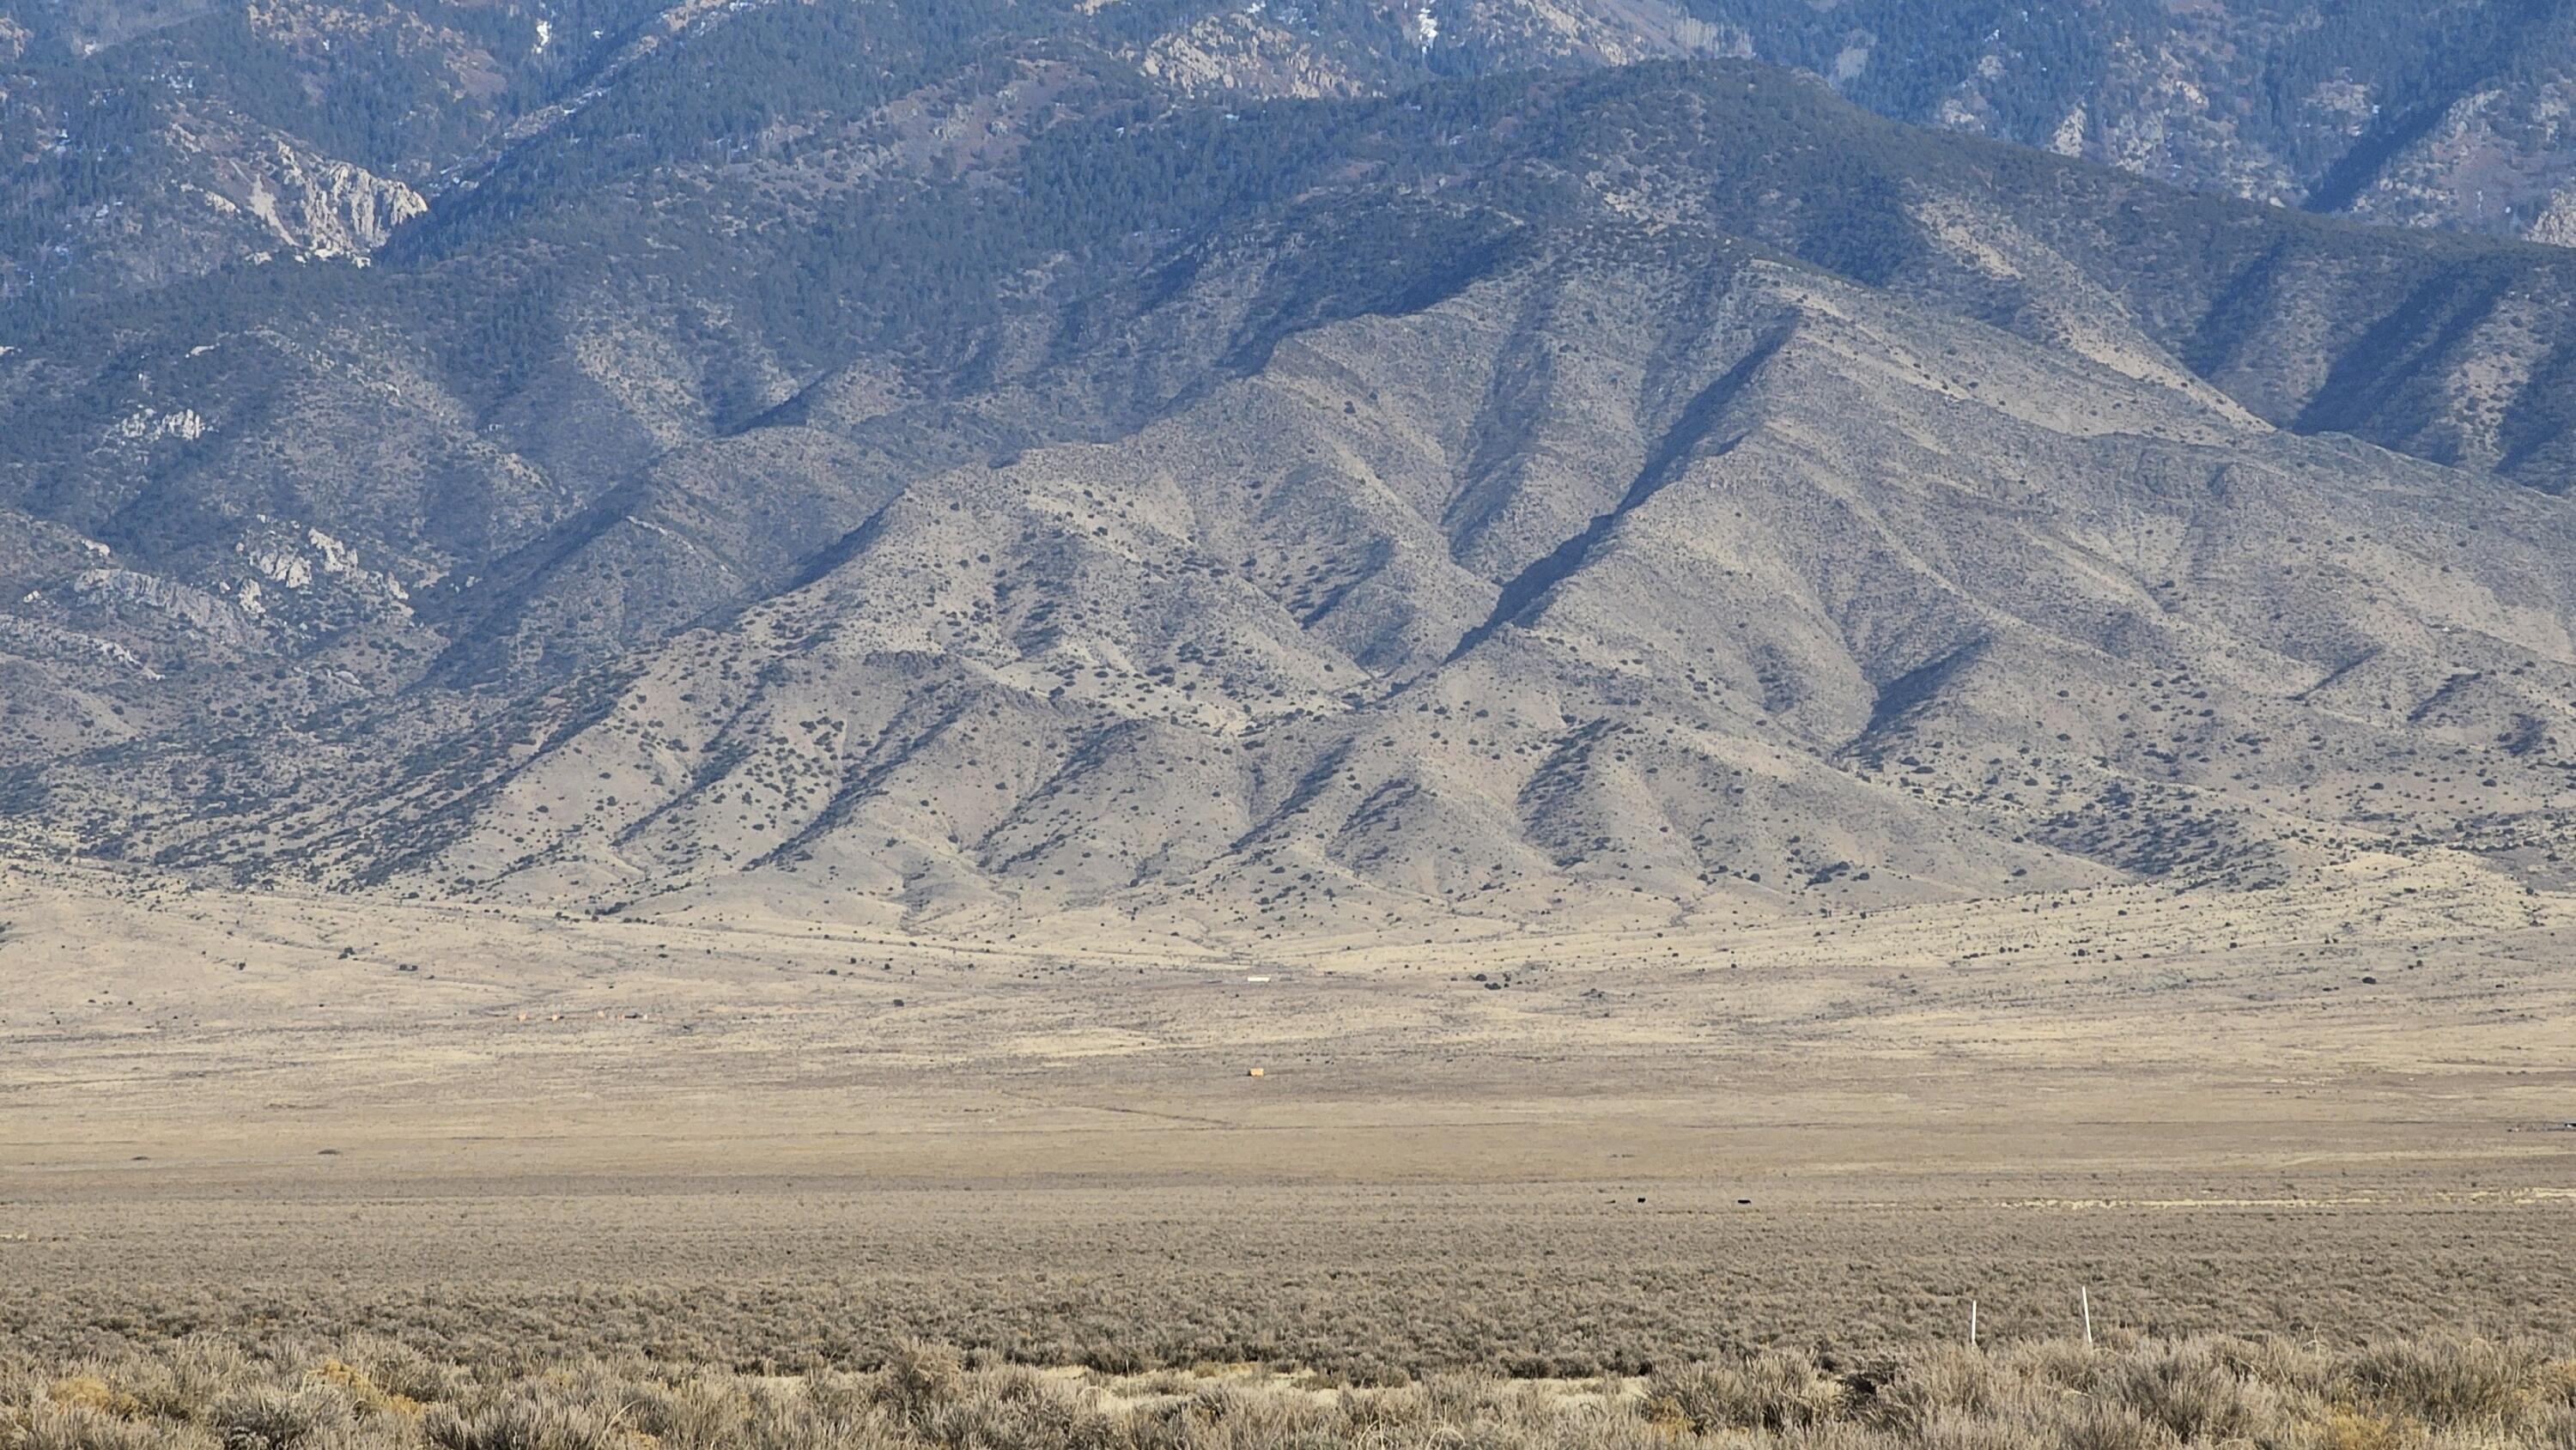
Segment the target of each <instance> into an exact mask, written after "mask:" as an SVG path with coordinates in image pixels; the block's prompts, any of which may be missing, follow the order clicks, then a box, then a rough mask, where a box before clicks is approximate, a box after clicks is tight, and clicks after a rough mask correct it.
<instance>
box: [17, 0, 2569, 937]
mask: <svg viewBox="0 0 2576 1450" xmlns="http://www.w3.org/2000/svg"><path fill="white" fill-rule="evenodd" d="M2313 9H2314V8H2313V7H2288V6H2277V7H2275V6H2257V5H2228V6H2217V5H2211V6H2202V7H2196V8H2190V9H2186V10H2172V9H2169V8H2168V7H2165V6H2162V5H2155V6H2145V5H2134V6H2132V5H2121V4H2103V5H2098V6H2093V5H2088V6H2082V7H2057V8H2056V9H2055V11H2054V14H2055V16H2056V18H2055V19H2045V18H2043V19H2031V18H2029V17H2026V16H2021V12H2019V11H2013V12H2010V14H2009V15H2008V14H2007V12H2006V11H2005V10H2004V9H2003V8H2002V7H1981V6H1950V7H1939V8H1937V9H1936V8H1935V7H1930V6H1920V5H1912V4H1902V3H1892V0H1891V3H1886V4H1867V3H1857V0H1854V3H1843V4H1835V5H1810V4H1806V3H1799V4H1795V5H1787V4H1781V5H1764V4H1755V3H1750V0H1741V3H1737V0H1730V3H1721V4H1692V5H1688V6H1684V5H1681V4H1678V3H1676V4H1665V3H1661V0H1622V3H1615V4H1614V3H1611V0H1593V3H1588V4H1587V3H1579V0H1566V3H1563V4H1558V5H1543V4H1539V3H1536V0H1491V3H1485V4H1479V5H1455V6H1452V5H1446V4H1434V5H1432V6H1430V7H1427V8H1425V7H1419V6H1407V7H1401V8H1390V7H1385V6H1379V5H1373V4H1360V3H1338V4H1337V3H1306V4H1288V3H1280V0H1272V3H1270V4H1267V5H1263V4H1253V5H1237V6H1229V7H1225V8H1221V9H1212V8H1210V7H1207V6H1194V5H1187V4H1180V3H1148V0H1113V3H1107V4H1095V5H1069V4H1068V5H1061V6H1059V5H1040V4H1027V3H1021V4H1013V3H1006V0H963V3H955V4H946V5H941V6H938V7H935V8H934V7H930V6H925V5H914V4H908V3H905V4H893V3H885V4H870V5H841V4H829V3H821V0H817V3H812V4H772V5H760V4H751V3H737V4H732V5H724V6H713V5H703V4H695V5H688V6H683V7H681V8H679V9H674V10H653V11H645V10H637V9H620V8H619V7H618V6H616V5H614V4H603V5H601V6H599V7H598V8H596V9H595V10H585V9H581V8H579V7H571V8H565V9H557V10H548V11H531V10H526V9H512V8H505V7H484V6H464V5H459V6H454V7H440V6H409V7H399V8H397V7H388V8H384V9H381V10H373V11H370V10H365V9H363V8H361V9H351V10H339V9H330V10H325V9H320V8H316V9H313V10H309V11H307V10H299V9H297V8H296V7H294V6H292V5H281V6H278V7H275V8H270V7H265V6H254V7H251V8H249V9H247V10H240V11H236V10H231V9H220V8H219V9H192V8H191V7H189V6H188V5H186V4H184V3H182V4H180V5H177V6H175V7H164V8H161V9H144V8H132V7H125V6H119V5H113V4H109V5H92V6H89V7H85V8H84V7H81V6H65V7H60V8H54V9H45V10H42V11H40V12H39V13H38V14H36V15H34V16H33V17H20V18H18V19H15V20H13V21H11V22H10V23H9V28H8V29H7V30H6V31H0V56H5V55H9V54H10V53H11V52H12V51H13V50H14V52H15V55H14V58H13V59H12V60H11V61H10V64H11V65H13V66H15V67H17V69H16V70H12V71H10V72H9V76H8V80H7V86H8V92H7V101H6V103H5V106H0V131H5V133H6V135H7V137H8V142H7V144H8V145H9V147H10V148H11V150H12V151H13V153H14V154H15V158H16V159H15V160H13V162H12V163H11V164H13V165H17V166H20V167H21V168H22V169H24V170H23V174H25V175H27V176H34V177H40V178H42V180H41V184H29V185H25V186H19V187H13V188H12V189H11V195H12V196H13V198H15V199H14V200H13V201H12V202H10V203H8V204H7V207H6V209H7V210H8V213H9V214H8V216H7V218H6V220H5V226H6V228H7V230H6V231H5V233H0V235H5V237H6V240H7V249H6V252H5V256H4V257H0V267H5V268H6V269H7V272H6V275H7V278H8V282H7V286H8V289H9V291H8V294H7V295H8V297H9V301H8V303H7V304H6V305H5V306H0V343H5V345H6V347H7V351H6V353H5V354H0V838H5V840H6V843H7V846H8V848H9V849H10V850H11V851H13V852H15V853H18V854H19V855H20V856H21V857H22V858H24V859H46V860H64V859H83V860H94V861H106V862H114V863H119V864H120V865H121V866H122V868H123V869H130V870H135V871H155V872H160V871H172V872H189V873H210V874H215V875H220V876H223V877H226V878H228V879H233V880H238V881H243V882H248V883H260V884H278V885H285V884H298V885H313V886H321V887H326V888H331V889H340V890H354V891H388V892H397V893H412V894H419V895H423V896H442V897H444V896H453V897H461V898H466V899H478V898H495V897H497V898H508V899H514V900H539V901H553V902H559V903H565V904H567V905H569V904H573V903H579V904H581V905H584V906H586V907H588V908H590V909H593V910H603V911H604V910H662V911H674V910H684V909H703V910H728V909H734V908H736V907H739V906H743V905H745V904H757V905H758V906H759V907H760V909H763V910H770V911H779V912H788V913H797V914H806V915H813V916H817V917H823V918H828V919H831V920H836V921H846V922H857V923H862V924H867V925H871V926H882V927H885V928H887V929H933V928H941V927H944V926H948V925H953V924H956V923H961V922H975V921H1022V920H1029V919H1037V918H1043V917H1046V916H1050V915H1062V914H1091V915H1096V916H1105V917H1110V918H1115V919H1120V920H1128V921H1133V922H1136V923H1138V924H1139V926H1140V929H1142V928H1145V927H1150V929H1152V930H1156V931H1171V932H1178V933H1181V934H1183V935H1188V936H1193V937H1211V938H1215V937H1229V936H1259V935H1262V934H1269V935H1273V936H1288V935H1298V936H1313V935H1317V934H1329V933H1335V932H1344V931H1352V930H1363V929H1383V928H1386V927H1390V926H1404V927H1407V928H1416V927H1422V926H1425V925H1436V924H1438V923H1442V922H1448V921H1464V920H1469V919H1491V920H1502V921H1518V922H1558V923H1562V922H1577V921H1580V922H1585V923H1594V922H1616V923H1622V924H1653V923H1658V922H1663V921H1678V920H1683V919H1687V918H1691V917H1703V918H1704V917H1709V916H1715V917H1718V918H1720V919H1723V918H1724V917H1725V916H1726V915H1727V914H1729V913H1733V914H1736V915H1739V916H1744V917H1767V916H1776V915H1778V914H1780V913H1784V912H1815V911H1830V912H1841V911H1862V910H1870V909H1873V908H1875V907H1878V906H1882V905H1889V904H1896V903H1903V902H1908V901H1916V900H1924V899H1944V898H1962V897H1976V896H1994V895H2006V894H2014V893H2022V892H2058V891H2065V890H2074V889H2081V888H2083V887H2086V886H2090V885H2098V884H2105V883H2110V882H2121V881H2133V880H2139V879H2154V880H2163V881H2170V882H2172V883H2173V884H2174V885H2175V886H2176V887H2177V889H2196V890H2207V891H2212V892H2223V891H2231V890H2256V889H2264V888H2268V887H2275V886H2282V885H2286V884H2290V883H2293V882H2296V881H2298V880H2301V879H2304V878H2306V877H2307V876H2309V875H2312V874H2313V873H2315V872H2317V871H2319V870H2322V869H2326V868H2329V867H2331V866H2333V865H2335V864H2336V863H2339V862H2343V861H2347V860H2350V859H2353V858H2354V857H2356V856H2359V855H2362V854H2366V853H2385V852H2395V853H2401V854H2403V853H2424V852H2462V853H2468V854H2470V855H2472V856H2474V857H2476V858H2478V859H2480V860H2482V861H2484V862H2486V863H2487V864H2488V865H2489V866H2490V867H2491V868H2492V869H2493V870H2494V871H2495V872H2496V873H2497V874H2498V877H2499V879H2500V880H2508V881H2526V882H2538V881H2543V880H2550V881H2554V880H2557V879H2560V875H2561V872H2562V869H2563V865H2562V857H2563V855H2564V852H2565V850H2566V847H2567V842H2566V841H2565V840H2564V839H2563V838H2564V837H2565V836H2566V835H2567V834H2568V829H2567V824H2566V823H2567V821H2568V819H2569V817H2568V815H2567V811H2566V807H2567V804H2568V799H2569V794H2568V793H2569V792H2570V791H2571V790H2576V780H2571V773H2576V752H2571V749H2570V746H2569V741H2570V740H2571V738H2576V737H2571V721H2570V713H2571V711H2576V636H2571V629H2576V502H2571V501H2570V500H2569V499H2567V498H2566V497H2565V496H2564V493H2565V489H2566V485H2567V481H2568V479H2569V477H2570V473H2569V469H2570V465H2571V453H2572V452H2576V439H2572V438H2571V437H2570V422H2571V420H2576V395H2571V387H2576V378H2572V377H2571V359H2576V321H2571V319H2576V308H2571V306H2570V303H2571V295H2570V294H2571V291H2576V253H2570V252H2567V251H2564V250H2562V249H2560V248H2557V247H2555V246H2550V245H2544V244H2539V243H2535V242H2533V241H2530V240H2523V239H2519V238H2518V237H2517V236H2516V235H2493V234H2492V233H2514V234H2520V236H2522V237H2541V238H2546V237H2549V236H2551V235H2554V233H2553V230H2552V227H2553V226H2554V225H2555V224H2554V223H2550V222H2548V221H2547V220H2546V216H2547V215H2548V214H2549V213H2550V209H2551V207H2552V206H2554V205H2555V202H2554V201H2553V200H2551V198H2554V196H2555V192H2554V187H2555V186H2556V185H2557V178H2556V173H2555V172H2553V171H2552V169H2551V168H2552V167H2553V166H2554V165H2555V164H2556V163H2555V161H2554V160H2553V159H2552V158H2553V156H2554V152H2553V150H2552V145H2551V143H2550V142H2549V141H2548V140H2547V139H2546V138H2545V137H2544V136H2543V135H2542V132H2541V131H2539V130H2531V129H2521V130H2509V129H2507V121H2508V120H2509V119H2511V118H2513V117H2517V116H2520V117H2523V118H2524V119H2528V118H2529V115H2531V114H2537V113H2538V112H2542V111H2547V110H2548V109H2549V107H2550V102H2549V101H2548V99H2547V98H2548V97H2549V96H2550V95H2553V94H2554V93H2555V91H2554V89H2553V88H2554V87H2555V86H2556V84H2557V82H2556V81H2555V80H2554V78H2553V77H2554V74H2555V73H2554V72H2553V71H2552V70H2551V66H2552V65H2553V64H2554V63H2555V62H2554V60H2553V57H2555V56H2557V55H2559V54H2560V53H2561V51H2560V49H2559V48H2558V47H2559V46H2560V44H2561V42H2563V41H2564V39H2565V37H2566V30H2565V26H2564V25H2563V23H2562V21H2561V18H2560V17H2559V15H2558V13H2557V7H2554V6H2528V7H2514V6H2458V7H2445V6H2438V5H2437V6H2431V7H2417V8H2416V10H2415V11H2414V12H2409V13H2405V14H2402V15H2401V14H2399V13H2398V12H2396V11H2394V10H2393V9H2392V10H2390V11H2389V12H2388V13H2387V14H2385V15H2379V14H2378V12H2377V8H2376V7H2371V6H2355V7H2347V8H2345V9H2342V10H2337V11H2336V12H2334V13H2333V14H2332V15H2331V16H2324V17H2320V16H2319V15H2318V14H2315V13H2312V12H2313ZM1989 11H1991V12H1992V13H1987V12H1989ZM2275 12H2277V13H2275ZM2373 16H2376V17H2377V23H2375V24H2365V23H2364V22H2365V21H2368V20H2370V19H2371V18H2372V17H2373ZM2012 17H2021V18H2018V19H2016V18H2012ZM539 26H542V27H543V28H542V29H541V30H540V29H539V28H538V27H539ZM349 27H359V29H357V30H354V31H353V30H351V29H350V28H349ZM225 47H229V48H228V49H227V48H225ZM210 56H211V57H216V59H214V60H208V59H206V58H207V57H210ZM1744 56H1752V57H1757V58H1756V59H1745V58H1740V57H1744ZM1771 60H1779V61H1785V62H1789V63H1790V64H1789V65H1788V66H1775V65H1772V64H1768V63H1766V62H1767V61H1771ZM111 93H112V94H113V95H115V96H116V97H117V101H116V104H113V105H104V104H101V103H100V100H99V98H100V97H101V96H103V95H108V94H111ZM2356 96H2357V97H2359V99H2358V100H2356V99H2354V98H2355V97H2356ZM2187 97H2197V100H2196V101H2193V102H2192V103H2191V105H2188V106H2187V105H2185V104H2184V100H2183V99H2182V98H2187ZM2499 97H2501V99H2499ZM84 98H85V99H84ZM2151 100H2152V101H2153V102H2154V104H2150V101H2151ZM2158 105H2161V106H2162V107H2163V109H2162V110H2158V109H2156V107H2157V106H2158ZM2195 106H2196V107H2197V109H2193V107H2195ZM49 107H50V108H52V109H48V108H49ZM2517 107H2519V108H2520V109H2519V110H2517ZM75 114H77V116H78V117H79V118H80V119H79V123H78V125H75V124H72V123H71V122H72V118H73V117H74V116H75ZM2336 118H2340V119H2336ZM2428 118H2429V119H2428ZM1915 122H1921V123H1929V124H1911V123H1915ZM2515 124H2517V125H2518V124H2519V123H2518V122H2517V123H2515ZM2474 125H2486V126H2487V127H2488V130H2487V131H2485V132H2481V133H2478V139H2475V140H2474V142H2473V143H2472V142H2464V141H2462V140H2461V139H2460V138H2461V137H2462V136H2464V135H2467V134H2468V132H2467V131H2465V130H2463V129H2462V128H2464V127H2468V128H2471V129H2474ZM81 126H91V127H95V128H98V129H95V130H91V131H83V130H81V129H80V127H81ZM120 127H121V128H123V129H121V130H118V129H115V128H120ZM67 132H69V133H72V135H71V136H66V134H65V133H67ZM1972 133H1983V134H1972ZM2149 135H2152V137H2153V138H2154V144H2153V145H2148V144H2147V143H2146V142H2144V141H2142V140H2141V139H2140V138H2141V137H2146V136H2149ZM48 136H51V137H53V138H55V139H53V140H51V141H48V140H47V137H48ZM74 137H81V138H87V139H81V140H77V141H76V140H75V139H73V138H74ZM2500 137H2510V138H2511V139H2509V140H2508V139H2499V138H2500ZM102 138H107V139H102ZM116 138H121V139H116ZM1998 138H2001V139H1998ZM2016 143H2028V144H2016ZM2516 148H2519V149H2516ZM2503 151H2511V152H2512V157H2511V158H2510V159H2511V164H2510V165H2507V164H2506V163H2505V162H2503V161H2499V160H2498V159H2497V156H2498V155H2499V154H2501V152H2503ZM2058 153H2069V154H2058ZM2463 158H2467V159H2463ZM2109 163H2118V164H2116V165H2114V164H2109ZM2446 168H2448V169H2446ZM2463 168H2466V169H2463ZM2479 168H2485V169H2479ZM2496 168H2501V169H2500V170H2499V169H2496ZM2507 173H2510V175H2511V177H2512V178H2514V179H2513V180H2512V182H2511V185H2510V186H2507V185H2506V184H2505V182H2503V181H2497V182H2496V185H2497V187H2498V188H2499V194H2500V195H2501V194H2503V193H2504V192H2506V191H2509V192H2510V194H2511V199H2510V200H2509V201H2500V202H2499V203H2498V204H2497V208H2496V209H2487V208H2486V204H2485V203H2483V202H2478V201H2475V200H2474V199H2473V193H2474V192H2475V190H2476V188H2475V186H2473V185H2472V184H2471V182H2470V180H2469V179H2468V178H2470V177H2471V176H2473V175H2475V176H2489V177H2503V176H2505V175H2506V174H2507ZM2171 183H2181V184H2179V185H2176V184H2171ZM263 197H264V198H266V200H265V201H263V200H261V198H263ZM2321 213H2339V214H2340V215H2328V214H2321ZM2390 222H2404V223H2409V225H2403V226H2400V225H2387V224H2385V223H2390ZM2416 223H2430V224H2431V225H2414V224H2416Z"/></svg>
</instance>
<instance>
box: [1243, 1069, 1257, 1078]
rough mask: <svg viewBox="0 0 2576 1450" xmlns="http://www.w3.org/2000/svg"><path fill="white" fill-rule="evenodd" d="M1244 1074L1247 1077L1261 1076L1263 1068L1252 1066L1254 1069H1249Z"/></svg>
mask: <svg viewBox="0 0 2576 1450" xmlns="http://www.w3.org/2000/svg"><path fill="white" fill-rule="evenodd" d="M1243 1075H1244V1076H1245V1077H1259V1076H1261V1069H1259V1068H1257V1067H1256V1068H1252V1069H1249V1070H1248V1071H1246V1072H1245V1073H1244V1074H1243Z"/></svg>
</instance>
